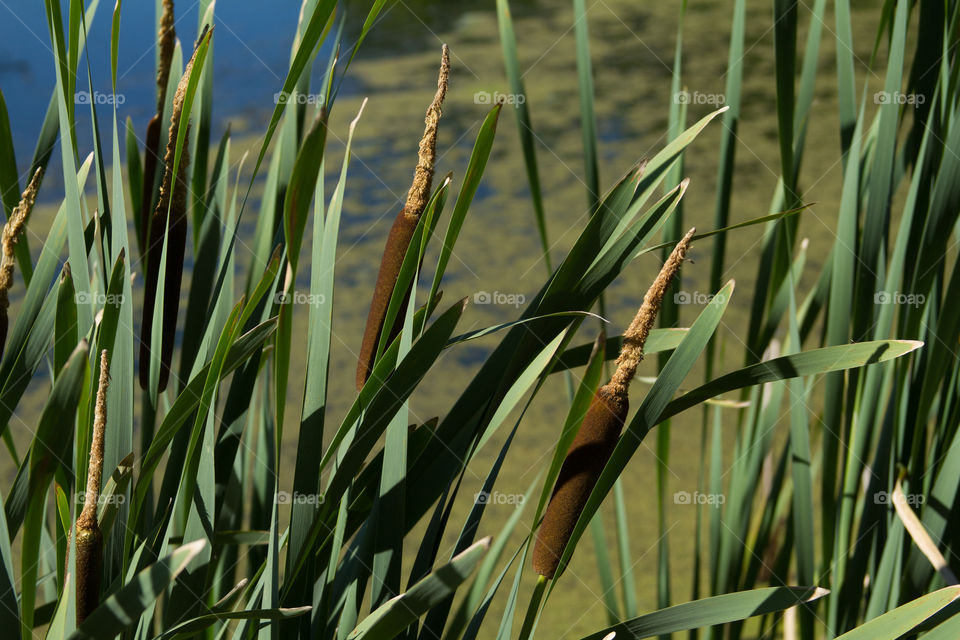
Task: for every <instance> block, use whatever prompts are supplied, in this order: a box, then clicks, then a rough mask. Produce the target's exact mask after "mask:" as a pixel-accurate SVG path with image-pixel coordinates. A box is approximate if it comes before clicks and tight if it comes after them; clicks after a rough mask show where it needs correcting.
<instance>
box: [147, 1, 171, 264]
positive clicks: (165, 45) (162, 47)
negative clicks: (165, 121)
mask: <svg viewBox="0 0 960 640" xmlns="http://www.w3.org/2000/svg"><path fill="white" fill-rule="evenodd" d="M176 43H177V31H176V29H175V27H174V19H173V0H163V12H162V13H161V15H160V29H159V31H158V33H157V52H158V56H157V58H158V61H157V112H156V113H155V114H154V116H153V117H152V118H150V122H149V123H148V124H147V136H146V148H145V149H144V157H143V198H142V200H141V205H140V206H141V208H140V220H141V224H140V247H141V248H142V249H143V251H146V249H147V240H148V239H149V238H150V219H151V213H152V209H151V208H150V205H151V204H153V180H154V176H155V174H156V172H157V158H158V153H159V149H158V147H159V146H160V119H161V118H162V117H163V105H164V103H165V102H166V100H167V82H168V81H169V80H170V65H171V64H172V63H173V52H174V49H176Z"/></svg>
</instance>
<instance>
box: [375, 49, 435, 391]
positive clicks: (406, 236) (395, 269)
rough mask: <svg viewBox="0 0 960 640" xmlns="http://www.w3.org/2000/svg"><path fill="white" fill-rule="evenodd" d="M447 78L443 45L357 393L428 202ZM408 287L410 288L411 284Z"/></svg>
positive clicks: (396, 327) (380, 282)
mask: <svg viewBox="0 0 960 640" xmlns="http://www.w3.org/2000/svg"><path fill="white" fill-rule="evenodd" d="M449 78H450V49H449V48H448V47H447V45H443V55H442V60H441V63H440V76H439V78H438V79H437V93H436V95H435V96H434V97H433V102H431V103H430V106H429V107H427V115H426V118H425V123H426V127H425V129H424V131H423V137H422V138H421V140H420V149H419V151H418V153H417V168H416V170H415V172H414V175H413V184H412V185H411V186H410V191H409V192H408V193H407V202H406V204H405V205H404V207H403V209H401V211H400V213H399V214H397V217H396V219H395V220H394V221H393V227H391V229H390V235H389V236H387V244H386V247H385V248H384V250H383V258H382V259H381V261H380V271H379V272H378V273H377V284H376V286H375V287H374V290H373V301H372V302H371V303H370V312H369V314H368V315H367V326H366V329H365V330H364V332H363V342H362V343H361V345H360V356H359V359H358V362H357V390H358V391H359V390H360V389H361V388H362V387H363V385H364V383H366V381H367V378H368V377H369V376H370V372H371V371H373V365H374V361H375V360H376V357H377V345H378V344H379V343H380V336H381V334H382V333H383V330H384V326H383V324H384V322H385V320H386V315H387V307H388V306H389V304H390V297H391V296H392V295H393V289H394V287H395V286H396V284H397V277H398V276H399V274H400V267H401V265H402V264H403V258H404V256H406V254H407V248H408V247H409V246H410V239H411V238H412V237H413V233H414V231H415V230H416V228H417V223H418V222H419V220H420V215H421V214H422V213H423V210H424V209H425V208H426V206H427V201H428V200H429V199H430V186H431V184H432V182H433V170H434V161H435V159H436V155H437V125H438V124H439V123H440V115H441V110H440V109H441V107H442V105H443V98H444V96H446V94H447V84H448V81H449ZM411 286H412V285H411ZM409 295H410V289H409V288H408V289H407V291H406V292H405V299H406V298H407V297H409ZM400 328H401V324H400V320H399V319H397V320H395V321H394V324H393V326H392V327H390V334H389V335H390V338H391V339H392V338H394V337H396V335H397V334H398V333H399V332H400Z"/></svg>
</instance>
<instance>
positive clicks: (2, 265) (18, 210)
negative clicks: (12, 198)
mask: <svg viewBox="0 0 960 640" xmlns="http://www.w3.org/2000/svg"><path fill="white" fill-rule="evenodd" d="M42 179H43V168H42V167H41V168H38V169H37V170H36V171H35V172H34V174H33V177H32V178H31V179H30V184H28V185H27V188H26V189H25V190H24V192H23V195H22V196H21V197H20V203H19V204H18V205H17V206H15V207H14V208H13V211H12V212H11V213H10V219H9V220H7V223H6V224H5V225H3V238H2V241H0V242H2V245H3V256H2V258H0V354H2V353H3V347H4V346H5V345H6V343H7V327H8V326H9V323H10V322H9V318H8V316H7V312H8V310H9V308H10V297H9V293H10V288H11V287H12V286H13V267H14V264H15V263H16V248H17V240H19V239H20V236H21V235H23V231H24V229H26V227H27V218H29V217H30V212H31V211H33V205H34V203H36V201H37V192H38V191H40V181H41V180H42Z"/></svg>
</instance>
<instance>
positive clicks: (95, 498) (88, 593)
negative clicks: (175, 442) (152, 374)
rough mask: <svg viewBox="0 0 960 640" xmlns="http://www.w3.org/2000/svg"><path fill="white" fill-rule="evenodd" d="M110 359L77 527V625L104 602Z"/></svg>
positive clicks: (104, 362) (105, 363)
mask: <svg viewBox="0 0 960 640" xmlns="http://www.w3.org/2000/svg"><path fill="white" fill-rule="evenodd" d="M109 383H110V360H109V358H108V357H107V350H106V349H104V350H103V351H101V352H100V382H99V386H98V387H97V405H96V409H95V412H94V418H93V440H92V442H91V443H90V462H89V463H88V465H87V492H86V495H85V498H84V501H83V510H82V511H81V512H80V517H79V518H77V524H76V528H75V532H76V533H75V535H76V542H77V624H80V623H81V622H83V621H84V620H85V619H86V617H87V616H88V615H89V614H90V612H91V611H93V610H94V609H96V608H97V605H98V604H99V603H100V579H101V576H102V574H103V534H102V533H101V532H100V524H99V522H98V521H97V505H98V503H99V502H100V481H101V480H102V479H103V432H104V430H105V429H106V426H107V386H108V385H109Z"/></svg>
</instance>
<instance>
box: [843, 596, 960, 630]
mask: <svg viewBox="0 0 960 640" xmlns="http://www.w3.org/2000/svg"><path fill="white" fill-rule="evenodd" d="M958 599H960V587H946V588H943V589H940V590H938V591H934V592H932V593H928V594H927V595H925V596H922V597H920V598H917V599H916V600H913V601H911V602H908V603H906V604H904V605H901V606H899V607H897V608H895V609H893V610H891V611H888V612H886V613H884V614H883V615H881V616H878V617H876V618H874V619H872V620H870V621H868V622H866V623H864V624H862V625H861V626H859V627H857V628H856V629H854V630H853V631H848V632H847V633H845V634H843V635H842V636H839V637H838V638H837V640H895V639H896V638H900V637H901V636H903V635H905V634H908V633H910V631H911V630H912V629H914V628H915V627H917V626H918V625H920V624H922V623H923V622H925V621H926V620H929V619H930V618H931V617H933V616H934V615H936V614H937V613H938V612H939V611H941V610H943V609H945V608H946V607H949V606H951V605H953V604H954V603H955V602H957V600H958Z"/></svg>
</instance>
